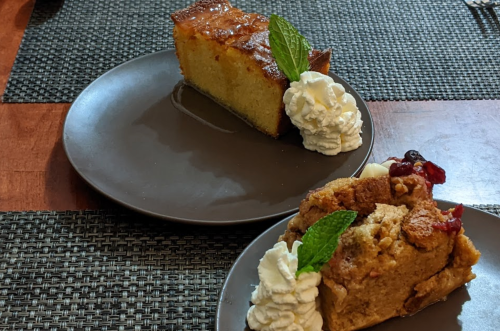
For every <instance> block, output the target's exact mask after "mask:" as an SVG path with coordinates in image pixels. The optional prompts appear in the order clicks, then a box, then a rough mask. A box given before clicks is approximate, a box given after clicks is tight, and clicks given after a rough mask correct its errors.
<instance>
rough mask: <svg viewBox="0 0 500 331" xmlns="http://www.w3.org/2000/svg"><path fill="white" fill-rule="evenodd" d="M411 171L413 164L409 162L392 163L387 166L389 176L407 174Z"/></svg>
mask: <svg viewBox="0 0 500 331" xmlns="http://www.w3.org/2000/svg"><path fill="white" fill-rule="evenodd" d="M412 173H413V164H411V163H410V162H401V163H398V162H396V163H393V164H391V167H390V168H389V175H390V176H391V177H400V176H409V175H411V174H412Z"/></svg>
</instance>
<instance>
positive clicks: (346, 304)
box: [280, 159, 480, 331]
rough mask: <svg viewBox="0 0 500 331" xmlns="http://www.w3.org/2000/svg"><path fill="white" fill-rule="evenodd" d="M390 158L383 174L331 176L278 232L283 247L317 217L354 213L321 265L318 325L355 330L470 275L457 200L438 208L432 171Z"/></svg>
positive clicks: (473, 255)
mask: <svg viewBox="0 0 500 331" xmlns="http://www.w3.org/2000/svg"><path fill="white" fill-rule="evenodd" d="M394 162H395V163H396V165H395V166H392V165H391V171H390V172H389V174H386V175H382V176H378V177H368V178H362V179H359V178H343V179H337V180H334V181H333V182H330V183H328V184H327V185H326V186H325V187H323V188H320V189H318V190H315V191H312V192H310V193H309V194H308V195H307V197H306V198H305V199H304V200H303V201H302V203H301V204H300V209H299V213H298V214H297V215H296V216H295V217H294V218H293V219H292V220H291V221H290V222H289V224H288V229H287V230H286V232H285V233H284V234H283V235H282V236H281V237H280V240H283V241H285V242H286V243H287V244H288V245H289V247H290V246H291V245H292V243H293V242H294V241H295V240H300V239H301V237H302V236H303V235H304V233H305V232H306V230H307V229H308V228H309V227H310V226H311V225H313V224H314V223H315V222H316V221H318V220H319V219H320V218H322V217H323V216H325V215H327V214H330V213H332V212H334V211H336V210H354V211H357V212H358V214H357V219H356V221H355V222H354V223H353V224H352V225H351V226H350V227H349V228H348V229H347V230H346V231H345V232H344V233H343V234H342V235H341V237H340V239H339V243H338V247H337V249H336V251H335V253H334V255H333V257H332V258H331V260H330V261H329V262H328V264H326V265H325V266H324V267H323V269H322V270H321V272H322V275H323V280H322V282H321V284H320V286H319V297H320V301H321V309H322V315H323V320H324V327H323V328H324V329H325V330H330V331H349V330H358V329H362V328H365V327H369V326H371V325H374V324H377V323H380V322H383V321H385V320H387V319H389V318H392V317H396V316H405V315H409V314H413V313H416V312H418V311H419V310H421V309H423V308H425V307H426V306H428V305H430V304H432V303H434V302H436V301H439V300H442V299H443V298H445V297H446V296H447V295H448V294H449V293H450V292H452V291H453V290H455V289H457V288H458V287H460V286H462V285H464V284H465V283H467V282H469V281H471V280H472V279H474V278H475V275H474V274H473V273H472V269H471V267H472V266H473V265H474V264H476V263H477V261H478V260H479V257H480V253H479V251H477V250H476V249H475V247H474V245H473V244H472V242H471V241H470V240H469V238H468V237H467V236H465V234H464V229H463V227H462V226H461V220H460V217H461V214H462V212H463V207H462V205H458V206H457V207H456V208H454V209H452V210H449V211H441V210H439V209H438V208H437V204H436V202H435V201H434V200H433V197H432V186H433V184H434V182H433V178H431V177H432V176H433V175H434V174H435V173H432V171H429V172H428V173H427V172H426V170H425V169H426V166H424V167H423V166H422V162H416V163H411V171H410V170H408V169H410V167H409V166H408V167H407V170H408V171H404V172H402V173H401V171H399V170H400V168H399V170H398V169H397V168H398V167H399V165H401V164H403V163H408V162H405V160H403V159H396V160H395V161H394ZM424 162H425V161H424ZM406 165H408V164H406ZM430 166H431V167H432V163H431V165H430ZM393 170H394V171H393ZM443 174H444V172H443Z"/></svg>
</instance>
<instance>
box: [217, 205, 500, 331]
mask: <svg viewBox="0 0 500 331" xmlns="http://www.w3.org/2000/svg"><path fill="white" fill-rule="evenodd" d="M438 203H439V206H440V208H441V209H448V208H452V207H454V206H455V205H456V204H453V203H450V202H445V201H439V202H438ZM289 219H290V217H288V218H286V219H284V220H283V221H281V222H279V223H277V224H276V225H274V226H273V227H271V228H270V229H269V230H267V231H266V232H264V233H263V234H262V235H260V236H259V237H258V238H257V239H255V240H254V241H253V242H252V243H251V244H250V245H249V246H248V247H247V248H246V249H245V250H244V251H243V252H242V253H241V255H240V256H239V257H238V259H237V260H236V262H235V263H234V265H233V267H232V268H231V270H230V271H229V274H228V276H227V279H226V282H225V283H224V286H223V288H222V291H221V294H220V300H219V303H218V306H217V313H216V322H215V330H216V331H243V330H249V328H248V326H247V324H246V313H247V311H248V308H249V307H250V296H251V293H252V291H253V290H254V285H258V284H259V276H258V274H257V266H258V265H259V259H260V258H262V256H264V253H265V251H266V250H268V249H269V248H271V247H272V246H273V245H274V244H275V243H276V240H277V239H278V237H279V235H280V234H282V233H283V232H284V231H285V229H286V225H287V223H288V220H289ZM462 220H463V223H464V227H465V230H466V234H467V236H469V238H471V239H472V241H473V242H474V245H475V246H476V248H477V249H479V251H481V254H482V255H481V259H480V260H479V263H478V264H477V265H475V266H474V267H473V271H474V273H475V274H476V275H477V278H476V279H474V280H473V281H472V282H470V283H469V284H467V285H466V286H464V287H462V288H459V289H457V290H456V291H454V292H452V293H451V294H450V295H449V296H448V300H447V301H444V302H438V303H436V304H434V305H432V306H430V307H427V308H426V309H424V310H422V311H421V312H419V313H417V314H415V315H413V316H411V317H404V318H393V319H391V320H388V321H386V322H384V323H381V324H379V325H377V326H374V327H371V328H368V329H365V330H367V331H368V330H370V331H375V330H377V331H401V330H404V331H422V330H425V331H443V330H446V331H459V330H464V331H475V330H478V331H486V330H489V331H494V330H495V331H497V330H500V308H499V307H500V254H499V253H500V240H498V234H499V233H500V218H498V217H496V216H494V215H492V214H488V213H485V212H483V211H480V210H477V209H474V208H468V207H466V208H465V211H464V214H463V217H462Z"/></svg>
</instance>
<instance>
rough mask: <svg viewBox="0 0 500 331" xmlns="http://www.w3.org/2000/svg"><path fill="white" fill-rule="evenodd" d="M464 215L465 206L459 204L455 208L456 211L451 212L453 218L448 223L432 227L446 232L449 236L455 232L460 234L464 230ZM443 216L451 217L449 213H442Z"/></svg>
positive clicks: (436, 224) (435, 224)
mask: <svg viewBox="0 0 500 331" xmlns="http://www.w3.org/2000/svg"><path fill="white" fill-rule="evenodd" d="M463 213H464V205H463V204H459V205H457V206H456V207H455V209H454V210H453V211H452V212H451V216H453V217H452V218H451V219H450V220H449V221H448V222H442V223H434V224H432V227H433V228H434V229H438V230H441V231H444V232H446V233H448V234H450V233H453V232H458V231H460V229H461V228H462V219H461V217H462V214H463ZM441 214H443V215H449V214H450V212H449V211H441Z"/></svg>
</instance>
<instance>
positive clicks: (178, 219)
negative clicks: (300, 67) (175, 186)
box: [61, 49, 375, 226]
mask: <svg viewBox="0 0 500 331" xmlns="http://www.w3.org/2000/svg"><path fill="white" fill-rule="evenodd" d="M174 52H175V49H165V50H162V51H157V52H153V53H149V54H145V55H142V56H139V57H136V58H133V59H130V60H128V61H126V62H123V63H121V64H119V65H117V66H116V67H113V68H111V69H110V70H108V71H106V72H104V73H103V74H102V75H100V76H99V77H98V78H96V79H95V80H94V81H92V82H91V83H90V84H89V85H88V86H87V87H85V89H83V90H82V91H81V92H80V93H79V94H78V96H77V97H76V98H75V100H74V101H73V102H72V103H71V106H70V108H69V109H68V112H67V113H66V116H65V118H64V122H63V129H62V134H61V135H62V137H61V138H62V139H61V140H62V145H63V150H64V153H65V154H66V157H67V159H68V160H69V162H70V164H71V167H72V168H73V169H74V170H75V172H76V173H77V174H78V176H79V177H80V178H81V179H82V180H83V181H84V182H85V183H86V184H87V185H89V186H90V187H91V188H92V189H93V190H95V191H97V192H98V193H99V194H102V195H103V196H105V197H106V198H108V199H110V200H111V201H113V202H115V203H117V204H119V205H120V206H122V207H125V208H128V209H131V210H133V211H136V212H139V213H141V214H144V215H147V216H152V217H155V218H157V219H161V220H165V221H173V222H179V223H184V224H196V225H210V226H230V225H237V224H248V223H254V222H262V221H266V220H270V219H279V218H282V217H286V216H289V215H292V214H294V213H296V212H297V211H298V206H297V207H295V208H292V209H287V210H285V211H282V212H279V213H274V214H268V215H264V216H259V217H253V218H245V219H231V220H203V219H192V218H183V217H176V216H170V215H165V214H162V213H157V212H154V211H150V210H147V209H144V208H141V207H139V206H135V205H133V204H130V203H127V202H126V201H123V200H121V199H118V198H116V197H114V196H113V195H111V194H109V193H107V192H106V191H105V190H103V189H102V188H100V187H99V186H98V185H97V184H96V183H94V181H93V180H92V179H91V178H90V177H88V176H85V175H84V174H83V173H82V171H81V170H80V169H79V167H78V166H77V165H76V163H75V160H74V159H73V158H72V157H71V153H70V152H69V146H68V144H69V141H68V140H69V139H70V138H69V135H68V134H67V130H68V128H67V127H68V125H69V124H68V123H69V119H70V117H71V114H72V112H76V110H75V108H76V106H75V104H76V103H77V102H78V101H81V99H83V98H84V97H85V94H86V93H89V92H88V91H89V90H90V89H92V88H93V86H94V85H97V84H99V82H100V81H101V80H103V79H105V78H106V76H108V75H113V74H114V72H115V71H118V70H120V69H121V68H122V67H125V66H127V65H130V64H131V63H133V62H136V61H144V60H146V59H147V58H148V57H154V56H159V55H160V54H165V55H166V54H168V53H174ZM328 75H329V76H330V77H332V76H331V75H333V76H334V77H332V78H339V79H341V84H342V85H343V86H344V87H345V88H347V89H350V90H351V91H353V92H355V93H356V94H357V96H358V97H359V99H360V101H361V102H362V106H363V107H364V108H365V109H366V113H367V115H368V118H363V122H365V121H366V122H368V123H370V127H371V136H370V137H369V138H370V144H369V146H368V152H367V154H366V155H365V156H364V158H363V160H362V162H361V163H360V164H359V166H358V167H357V168H356V170H355V172H354V173H353V174H352V175H351V177H354V176H356V175H359V173H360V172H361V170H362V169H363V167H364V166H365V165H366V163H367V162H368V159H369V158H370V156H371V153H372V151H373V145H374V141H375V125H374V122H373V117H372V114H371V111H370V109H369V107H368V105H367V103H366V101H365V100H364V99H363V98H362V96H361V95H360V94H359V93H358V92H357V91H356V90H355V89H354V88H353V87H352V86H351V85H350V84H349V83H348V82H347V81H345V80H344V79H343V78H342V77H340V76H338V75H337V74H336V73H334V72H333V71H332V70H329V71H328ZM358 107H359V105H358Z"/></svg>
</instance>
